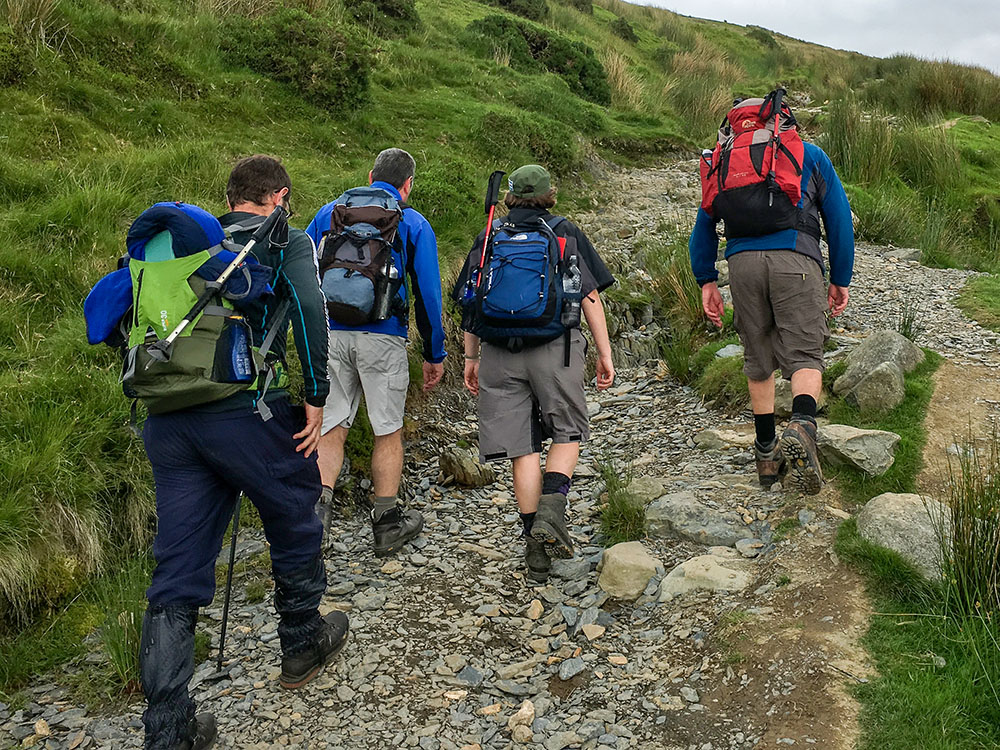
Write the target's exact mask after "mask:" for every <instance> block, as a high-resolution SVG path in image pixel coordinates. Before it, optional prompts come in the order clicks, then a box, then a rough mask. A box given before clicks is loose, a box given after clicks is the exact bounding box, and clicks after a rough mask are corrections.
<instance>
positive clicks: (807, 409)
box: [792, 393, 816, 422]
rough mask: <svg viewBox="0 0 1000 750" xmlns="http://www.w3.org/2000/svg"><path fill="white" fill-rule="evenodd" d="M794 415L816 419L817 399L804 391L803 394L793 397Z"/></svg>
mask: <svg viewBox="0 0 1000 750" xmlns="http://www.w3.org/2000/svg"><path fill="white" fill-rule="evenodd" d="M792 416H793V417H809V419H811V420H812V421H813V422H815V421H816V399H814V398H813V397H812V396H810V395H809V394H808V393H803V394H802V395H801V396H796V397H795V398H793V399H792Z"/></svg>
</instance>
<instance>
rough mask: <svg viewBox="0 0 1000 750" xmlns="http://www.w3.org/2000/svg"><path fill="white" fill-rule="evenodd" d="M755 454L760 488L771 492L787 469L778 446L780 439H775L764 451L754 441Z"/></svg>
mask: <svg viewBox="0 0 1000 750" xmlns="http://www.w3.org/2000/svg"><path fill="white" fill-rule="evenodd" d="M753 453H754V458H756V459H757V479H758V481H759V482H760V486H761V487H763V488H764V489H765V490H769V489H771V486H772V485H773V484H774V483H775V482H777V481H778V479H780V478H781V475H782V473H783V472H784V469H785V457H784V455H782V453H781V448H780V447H779V446H778V438H777V437H775V438H774V440H772V441H771V444H770V445H769V446H767V447H766V448H763V449H762V448H761V447H760V443H758V442H757V441H756V440H754V443H753Z"/></svg>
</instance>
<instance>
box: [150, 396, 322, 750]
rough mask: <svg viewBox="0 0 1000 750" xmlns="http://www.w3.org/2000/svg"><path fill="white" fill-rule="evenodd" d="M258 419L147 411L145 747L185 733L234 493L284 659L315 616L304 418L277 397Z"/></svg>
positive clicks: (312, 477)
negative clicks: (300, 446) (268, 590)
mask: <svg viewBox="0 0 1000 750" xmlns="http://www.w3.org/2000/svg"><path fill="white" fill-rule="evenodd" d="M270 405H271V407H272V411H273V414H274V416H273V417H272V418H271V419H270V420H268V421H267V422H264V421H263V420H262V419H261V418H260V416H259V415H257V414H255V413H253V412H252V411H251V410H250V409H249V408H248V409H242V410H234V411H224V412H209V411H198V410H186V411H180V412H173V413H170V414H158V415H151V416H150V417H149V418H148V419H147V420H146V425H145V428H144V429H143V441H144V442H145V444H146V454H147V455H148V456H149V461H150V463H151V464H152V466H153V478H154V480H155V483H156V515H157V530H156V538H155V540H154V542H153V555H154V557H155V558H156V568H155V570H154V571H153V580H152V584H151V585H150V587H149V589H148V590H147V591H146V596H147V597H148V599H149V609H148V610H147V612H146V617H145V619H144V621H143V633H142V644H141V652H140V656H141V667H142V683H143V690H144V692H145V694H146V699H147V701H148V707H147V709H146V712H145V713H144V714H143V721H144V723H145V725H146V747H147V748H148V749H149V750H161V748H162V749H164V750H173V748H175V747H177V746H180V745H182V743H183V742H184V741H185V739H187V738H188V736H189V733H190V731H191V726H192V721H193V719H194V702H193V701H192V700H191V698H190V695H189V694H188V688H187V686H188V682H189V681H190V679H191V676H192V674H193V670H194V658H193V653H194V625H195V622H196V619H197V611H198V607H200V606H205V605H207V604H210V603H211V601H212V598H213V595H214V593H215V564H216V559H217V557H218V555H219V551H220V549H221V547H222V543H223V537H224V535H225V533H226V528H227V526H228V525H229V521H230V519H231V518H232V515H233V511H234V510H235V508H236V502H237V499H238V498H239V493H240V491H241V490H242V491H243V492H244V493H245V494H246V496H247V497H248V498H249V499H250V501H251V502H252V503H253V504H254V506H255V507H256V508H257V510H258V512H259V513H260V518H261V521H262V522H263V526H264V535H265V536H266V537H267V541H268V542H269V543H270V548H271V549H270V552H271V569H272V572H273V574H274V580H275V596H274V606H275V609H276V610H277V612H278V615H279V618H280V619H279V625H278V635H279V637H280V642H281V647H282V652H283V653H284V654H286V655H289V654H293V653H295V652H297V651H300V650H304V649H305V648H307V647H308V646H309V645H310V644H311V643H312V641H313V640H314V639H315V637H316V635H317V633H318V632H319V629H320V627H321V625H322V621H321V620H320V617H319V611H318V607H319V602H320V599H321V598H322V596H323V593H324V591H325V590H326V569H325V566H324V564H323V560H322V557H321V556H320V543H321V540H322V535H323V527H322V525H321V523H320V521H319V519H318V518H317V517H316V513H315V505H316V501H317V500H318V499H319V495H320V491H321V483H320V477H319V468H318V467H317V465H316V457H315V455H313V456H312V457H310V458H305V457H304V456H303V455H302V454H301V453H298V452H296V450H295V448H296V441H295V440H294V439H293V438H292V435H294V434H295V433H297V432H299V431H300V430H301V429H302V427H303V424H304V417H303V416H302V413H301V410H300V409H299V408H297V407H293V406H292V405H291V404H289V403H288V401H287V400H285V399H280V400H276V401H275V402H274V403H273V404H270Z"/></svg>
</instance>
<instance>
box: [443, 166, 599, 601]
mask: <svg viewBox="0 0 1000 750" xmlns="http://www.w3.org/2000/svg"><path fill="white" fill-rule="evenodd" d="M488 201H489V199H488ZM504 204H505V205H506V206H507V208H508V209H509V213H508V215H507V216H506V218H505V219H504V220H503V221H502V222H491V224H492V226H489V227H488V229H489V237H488V239H487V237H486V231H485V230H484V232H483V233H481V234H480V236H479V238H478V239H477V240H476V242H475V244H474V245H473V247H472V250H471V252H470V253H469V256H468V258H467V259H466V264H465V268H464V269H463V271H462V273H461V275H460V276H459V280H458V283H457V284H456V286H455V291H454V293H453V294H454V296H455V298H456V300H458V301H459V302H460V303H461V304H462V306H463V324H462V327H463V329H464V330H465V386H466V388H468V389H469V391H470V392H471V393H472V394H473V395H475V396H478V401H479V405H478V411H479V453H480V458H481V460H482V461H484V462H486V461H497V460H510V461H511V462H512V469H513V473H514V494H515V496H516V498H517V506H518V510H519V511H520V518H521V526H522V534H521V536H522V537H523V538H524V540H525V563H526V565H527V569H528V575H529V577H530V578H531V579H532V580H535V581H539V582H544V581H545V580H546V579H547V578H548V575H549V569H550V567H551V558H553V557H556V558H569V557H572V556H573V541H572V538H571V537H570V533H569V530H568V528H567V525H566V511H567V507H566V506H567V502H566V496H567V494H568V493H569V489H570V484H571V482H572V477H573V471H574V469H575V468H576V462H577V459H578V458H579V455H580V443H581V442H583V441H585V440H587V439H588V438H589V436H590V426H589V417H588V414H587V402H586V398H585V396H584V380H585V377H586V375H585V363H586V354H587V341H586V339H585V338H584V336H583V332H582V331H581V330H580V312H581V307H582V312H583V317H584V318H586V320H587V325H588V326H590V331H591V334H592V335H593V338H594V343H595V345H596V347H597V388H598V389H599V390H604V389H605V388H608V387H609V386H610V385H611V384H612V382H613V381H614V377H615V368H614V364H613V363H612V361H611V343H610V341H609V338H608V326H607V321H606V320H605V316H604V306H603V304H602V302H601V298H600V295H599V292H601V291H602V290H604V289H606V288H607V287H609V286H611V284H613V283H614V281H615V279H614V277H613V276H612V275H611V272H610V271H609V270H608V268H607V266H605V264H604V261H603V260H601V258H600V256H599V255H598V254H597V251H596V250H595V249H594V246H593V245H592V244H591V242H590V240H589V239H587V236H586V235H585V234H584V233H583V231H582V230H581V229H580V228H579V227H577V226H576V225H574V224H573V223H571V222H570V221H568V220H566V219H564V218H562V217H558V216H553V215H552V213H551V212H550V209H552V208H553V207H554V206H555V204H556V189H555V187H553V186H552V184H551V179H550V177H549V173H548V172H547V171H546V170H545V168H544V167H542V166H539V165H537V164H527V165H525V166H522V167H520V168H518V169H517V170H515V171H514V172H513V173H511V175H510V178H509V180H508V191H507V194H506V196H505V197H504ZM490 216H491V217H492V213H490ZM480 358H481V359H480ZM545 439H551V440H552V445H551V446H550V448H549V452H548V456H547V458H546V462H545V472H544V474H543V473H542V470H541V461H540V459H541V450H542V442H543V440H545Z"/></svg>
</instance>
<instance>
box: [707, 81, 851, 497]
mask: <svg viewBox="0 0 1000 750" xmlns="http://www.w3.org/2000/svg"><path fill="white" fill-rule="evenodd" d="M755 101H756V102H762V101H763V100H755ZM743 104H744V105H747V104H751V102H743ZM804 146H805V158H804V160H803V165H802V199H801V200H800V202H799V204H798V209H799V212H800V218H799V223H798V227H797V228H796V229H786V230H783V231H779V232H775V233H773V234H768V235H764V236H760V237H730V238H729V241H728V243H727V245H726V259H727V260H728V261H729V285H730V289H731V291H732V294H733V313H734V316H733V321H734V323H735V325H736V330H737V331H738V332H739V335H740V341H741V342H742V344H743V349H744V358H745V364H744V366H743V372H744V373H745V374H746V376H747V383H748V386H749V389H750V404H751V407H752V408H753V414H754V425H755V429H756V442H755V445H754V451H755V456H756V459H757V475H758V478H759V479H760V483H761V486H763V487H765V488H769V487H770V486H771V485H772V484H774V482H776V481H777V480H778V477H779V474H780V472H781V470H782V468H783V464H785V465H787V469H788V472H789V475H788V479H787V480H786V484H788V485H789V486H790V487H792V488H793V489H796V490H798V491H801V492H806V493H808V494H813V495H815V494H817V493H818V492H819V491H820V489H821V488H822V486H823V473H822V470H821V469H820V464H819V455H818V453H817V450H816V401H817V399H818V398H819V394H820V389H821V388H822V387H823V344H824V343H825V342H826V339H827V338H828V336H829V329H828V328H827V321H826V314H827V310H829V311H830V314H831V315H833V316H834V317H835V316H837V315H840V314H841V313H842V312H843V311H844V308H846V307H847V299H848V289H847V288H848V285H849V284H850V283H851V275H852V274H853V271H854V227H853V224H852V220H851V207H850V205H848V202H847V195H846V193H845V192H844V188H843V186H842V185H841V183H840V179H839V178H838V177H837V173H836V171H835V170H834V168H833V164H832V163H831V162H830V157H828V156H827V155H826V154H825V153H824V152H823V150H822V149H820V148H819V147H818V146H815V145H813V144H811V143H805V144H804ZM820 217H822V219H823V225H824V227H825V229H826V236H827V241H828V243H829V247H830V250H829V259H830V283H829V285H827V284H826V282H825V280H824V270H825V267H824V263H823V255H822V252H821V251H820ZM688 248H689V251H690V255H691V267H692V269H693V270H694V275H695V278H696V279H697V280H698V283H699V284H700V285H701V296H702V307H703V308H704V310H705V314H706V315H707V316H708V318H709V320H711V321H712V322H713V323H714V324H715V325H716V326H719V327H721V326H722V315H723V312H724V307H723V303H722V296H721V295H720V294H719V287H718V284H717V283H716V280H717V279H718V276H719V274H718V272H717V271H716V268H715V261H716V258H717V254H718V248H719V239H718V235H717V234H716V221H715V220H714V219H713V218H712V217H711V216H709V214H708V213H706V211H705V210H704V209H703V208H700V209H699V210H698V218H697V220H696V222H695V226H694V230H693V231H692V232H691V238H690V242H689V244H688ZM779 368H780V370H781V374H782V376H783V377H785V378H787V379H790V380H791V381H792V396H793V401H792V417H791V420H790V421H789V423H788V426H787V427H786V428H785V430H784V432H783V433H782V435H781V439H780V440H778V439H777V436H776V434H775V426H774V371H775V370H777V369H779Z"/></svg>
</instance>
